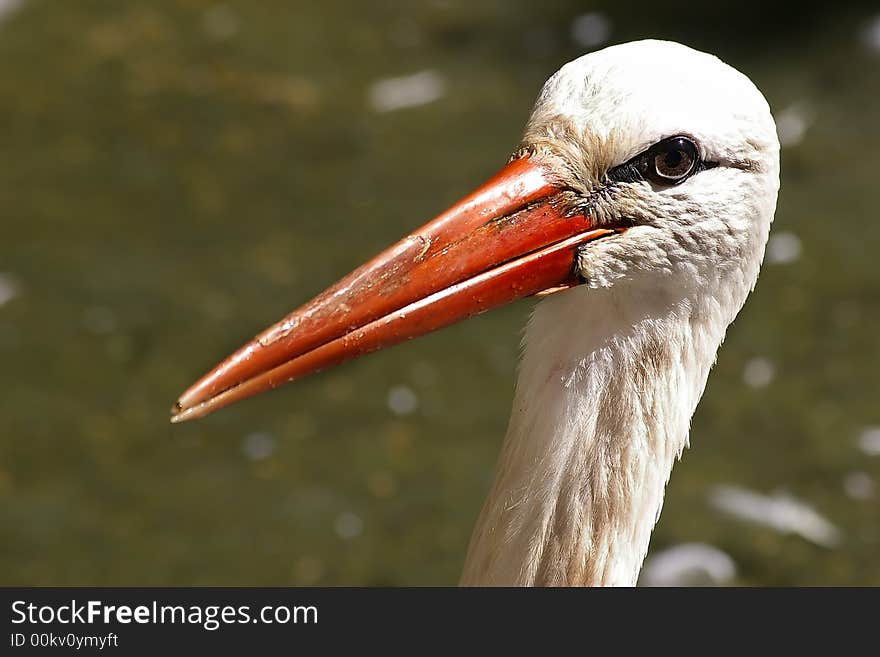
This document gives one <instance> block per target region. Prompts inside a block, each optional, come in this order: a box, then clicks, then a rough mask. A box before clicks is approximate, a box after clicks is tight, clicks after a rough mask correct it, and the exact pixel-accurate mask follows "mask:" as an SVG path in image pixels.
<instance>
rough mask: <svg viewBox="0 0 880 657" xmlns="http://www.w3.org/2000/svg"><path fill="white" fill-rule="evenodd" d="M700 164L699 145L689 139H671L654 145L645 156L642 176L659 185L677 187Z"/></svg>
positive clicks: (642, 164)
mask: <svg viewBox="0 0 880 657" xmlns="http://www.w3.org/2000/svg"><path fill="white" fill-rule="evenodd" d="M699 162H700V158H699V155H698V154H697V145H696V144H695V143H694V142H693V141H691V140H690V139H688V138H687V137H670V138H669V139H664V140H663V141H661V142H658V143H656V144H654V145H653V146H652V147H651V148H650V149H648V151H647V152H646V153H645V154H644V156H643V159H642V162H640V165H641V166H640V167H639V168H640V169H641V170H642V171H641V173H642V175H643V176H644V177H645V178H647V179H648V180H650V181H651V182H653V183H656V184H658V185H677V184H678V183H680V182H682V181H684V180H685V179H686V178H688V176H690V175H691V174H692V173H694V171H696V170H697V165H698V164H699Z"/></svg>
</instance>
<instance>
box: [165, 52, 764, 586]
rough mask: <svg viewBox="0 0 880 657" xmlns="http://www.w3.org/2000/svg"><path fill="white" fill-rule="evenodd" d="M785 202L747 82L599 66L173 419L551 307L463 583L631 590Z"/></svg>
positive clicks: (654, 60)
mask: <svg viewBox="0 0 880 657" xmlns="http://www.w3.org/2000/svg"><path fill="white" fill-rule="evenodd" d="M778 188H779V143H778V140H777V136H776V129H775V124H774V122H773V118H772V117H771V114H770V110H769V108H768V106H767V102H766V101H765V100H764V98H763V96H762V95H761V93H760V92H759V91H758V90H757V89H756V88H755V86H754V84H752V82H751V81H750V80H749V79H748V78H747V77H746V76H744V75H743V74H741V73H739V72H738V71H736V70H734V69H733V68H731V67H730V66H728V65H726V64H724V63H723V62H721V61H720V60H718V59H717V58H716V57H714V56H711V55H708V54H705V53H702V52H697V51H695V50H692V49H690V48H688V47H685V46H683V45H679V44H676V43H670V42H663V41H639V42H633V43H627V44H623V45H618V46H613V47H610V48H606V49H604V50H601V51H598V52H595V53H592V54H589V55H585V56H583V57H581V58H579V59H576V60H575V61H573V62H570V63H569V64H566V65H565V66H563V67H562V68H561V69H560V70H559V72H557V73H556V74H555V75H554V76H553V77H551V78H550V79H549V80H548V81H547V83H546V84H545V85H544V88H543V90H542V91H541V94H540V96H539V97H538V100H537V103H536V104H535V108H534V111H533V112H532V115H531V118H530V119H529V121H528V124H527V126H526V129H525V135H524V137H523V140H522V143H521V145H520V147H519V148H517V149H516V151H515V152H514V154H513V156H512V157H511V159H510V161H509V163H508V164H507V165H506V166H505V167H504V168H503V169H501V170H500V171H499V172H498V173H497V174H496V175H495V176H494V177H492V178H491V179H490V180H489V181H488V182H486V183H485V184H483V185H482V186H481V187H480V188H478V189H477V190H476V191H475V192H473V193H472V194H471V195H469V196H467V197H466V198H464V199H463V200H462V201H460V202H458V203H456V204H455V205H453V206H452V207H451V208H449V209H448V210H446V211H445V212H444V213H443V214H441V215H440V216H438V217H437V218H436V219H434V220H433V221H431V222H429V223H428V224H426V225H425V226H422V227H421V228H419V229H417V230H416V231H415V232H413V233H412V234H410V235H408V236H407V237H405V238H404V239H402V240H401V241H400V242H398V243H397V244H395V245H393V246H392V247H390V248H389V249H388V250H386V251H385V252H383V253H381V254H380V255H379V256H377V257H376V258H374V259H373V260H371V261H370V262H368V263H366V264H365V265H363V266H362V267H360V268H359V269H357V270H355V271H354V272H353V273H351V274H349V275H348V276H347V277H345V278H343V279H342V280H341V281H339V282H338V283H336V284H335V285H334V286H332V287H330V288H329V289H328V290H326V291H325V292H323V293H322V294H320V295H319V296H318V297H316V298H315V299H313V300H312V301H310V302H309V303H307V304H306V305H304V306H302V307H301V308H300V309H298V310H296V311H295V312H293V313H292V314H290V315H288V316H287V317H285V318H284V319H282V320H281V321H280V322H279V323H277V324H275V325H274V326H272V327H271V328H269V329H267V330H266V331H264V332H263V333H261V334H260V335H258V336H257V337H256V338H254V340H252V341H251V342H250V343H248V344H246V345H245V346H244V347H242V348H241V349H240V350H238V351H237V352H235V353H234V354H233V355H231V356H230V357H228V358H227V359H226V360H224V361H223V362H222V363H220V364H219V365H218V366H217V367H215V368H214V369H213V370H212V371H211V372H209V373H208V374H206V375H205V376H204V377H203V378H202V379H200V380H199V381H198V382H197V383H196V384H195V385H193V386H192V387H191V388H190V389H189V390H187V391H186V392H185V393H184V394H183V395H182V396H181V397H180V400H179V401H178V403H177V404H176V405H175V407H174V409H173V411H172V413H173V417H172V421H174V422H178V421H182V420H188V419H191V418H196V417H200V416H202V415H205V414H206V413H209V412H211V411H214V410H216V409H218V408H220V407H222V406H225V405H227V404H230V403H232V402H234V401H236V400H239V399H242V398H245V397H248V396H251V395H254V394H256V393H258V392H260V391H263V390H267V389H270V388H274V387H276V386H279V385H281V384H283V383H285V382H287V381H290V380H293V379H296V378H299V377H301V376H304V375H306V374H309V373H311V372H315V371H318V370H320V369H324V368H326V367H329V366H332V365H335V364H338V363H340V362H342V361H345V360H348V359H351V358H354V357H355V356H358V355H361V354H364V353H367V352H370V351H373V350H376V349H380V348H382V347H386V346H389V345H391V344H395V343H398V342H401V341H403V340H406V339H409V338H413V337H416V336H418V335H422V334H424V333H427V332H429V331H432V330H434V329H437V328H440V327H442V326H446V325H449V324H451V323H453V322H456V321H458V320H460V319H463V318H465V317H468V316H471V315H473V314H475V313H479V312H482V311H484V310H487V309H489V308H491V307H494V306H497V305H500V304H503V303H506V302H508V301H511V300H513V299H516V298H518V297H522V296H527V295H542V296H548V297H549V298H546V299H544V300H543V301H541V302H540V303H539V304H538V305H537V306H536V308H535V310H534V314H533V315H532V318H531V320H530V321H529V324H528V328H527V330H526V334H525V338H524V340H523V345H524V347H523V356H522V363H521V366H520V368H519V378H518V381H517V386H516V396H515V400H514V403H513V412H512V416H511V419H510V425H509V428H508V432H507V437H506V439H505V441H504V447H503V449H502V452H501V456H500V459H499V463H498V466H497V473H496V478H495V483H494V485H493V486H492V489H491V492H490V493H489V497H488V499H487V500H486V502H485V504H484V506H483V510H482V513H481V514H480V518H479V521H478V523H477V527H476V529H475V531H474V534H473V538H472V539H471V543H470V548H469V550H468V556H467V560H466V563H465V567H464V575H463V577H462V583H463V584H466V585H633V584H634V583H635V582H636V579H637V577H638V573H639V569H640V568H641V564H642V561H643V560H644V557H645V554H646V552H647V549H648V542H649V539H650V535H651V531H652V529H653V527H654V525H655V523H656V521H657V518H658V516H659V514H660V509H661V506H662V503H663V494H664V490H665V487H666V482H667V481H668V479H669V476H670V472H671V470H672V466H673V463H674V462H675V460H676V459H677V458H679V456H680V455H681V453H682V450H683V449H684V448H685V446H687V444H688V431H689V425H690V420H691V417H692V415H693V413H694V410H695V409H696V406H697V403H698V401H699V399H700V397H701V395H702V393H703V389H704V387H705V385H706V379H707V377H708V375H709V370H710V368H711V367H712V364H713V362H714V360H715V356H716V352H717V351H718V348H719V346H720V345H721V342H722V340H723V339H724V335H725V332H726V330H727V327H728V325H729V324H730V323H731V322H732V321H733V319H734V317H736V314H737V313H738V312H739V310H740V308H741V307H742V306H743V303H744V302H745V300H746V297H747V296H748V294H749V292H750V291H751V290H752V288H753V287H754V285H755V282H756V280H757V277H758V270H759V268H760V265H761V260H762V258H763V255H764V246H765V244H766V241H767V236H768V232H769V230H770V224H771V222H772V220H773V214H774V211H775V207H776V195H777V191H778ZM563 290H565V291H564V292H563ZM558 292H559V293H558Z"/></svg>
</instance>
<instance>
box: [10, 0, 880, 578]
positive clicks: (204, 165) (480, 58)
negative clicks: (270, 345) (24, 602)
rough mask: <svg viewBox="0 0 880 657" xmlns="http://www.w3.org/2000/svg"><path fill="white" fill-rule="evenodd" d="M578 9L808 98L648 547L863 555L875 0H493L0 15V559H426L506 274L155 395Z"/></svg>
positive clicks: (473, 135) (480, 407)
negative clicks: (393, 105)
mask: <svg viewBox="0 0 880 657" xmlns="http://www.w3.org/2000/svg"><path fill="white" fill-rule="evenodd" d="M593 11H598V12H602V15H603V16H604V17H605V18H606V19H608V20H609V21H610V22H611V25H612V27H613V29H612V31H611V34H610V42H612V43H614V42H621V41H627V40H630V39H634V38H643V37H661V38H674V39H678V40H682V41H684V42H686V43H688V44H690V45H692V46H695V47H698V48H701V49H706V50H710V51H712V52H715V53H717V54H719V55H720V56H721V57H722V58H723V59H725V60H727V61H729V62H730V63H731V64H733V65H735V66H736V67H738V68H740V69H741V70H743V71H745V72H746V73H747V74H748V75H749V76H750V77H752V79H753V80H755V82H756V83H757V84H758V86H759V87H760V88H761V89H762V90H763V91H764V92H765V94H766V96H767V98H768V99H769V101H770V103H771V106H772V107H773V109H774V112H776V113H777V116H778V115H779V113H780V112H784V111H786V110H788V111H789V115H790V116H795V117H800V119H801V120H802V123H803V126H802V127H806V130H805V132H804V135H803V139H802V140H800V142H799V143H797V144H795V145H792V146H789V147H786V148H785V149H784V151H783V181H782V191H781V196H780V202H779V210H778V213H777V219H776V223H775V225H774V231H777V232H780V233H788V234H791V235H794V236H796V239H797V240H798V241H799V244H800V247H801V248H800V257H798V258H797V259H795V260H793V261H792V262H788V263H785V264H770V263H768V264H767V265H766V266H765V268H764V271H763V273H762V275H761V279H760V282H759V285H758V288H757V291H756V292H755V294H754V295H753V296H752V298H751V299H750V301H749V303H748V304H747V306H746V308H745V309H744V311H743V312H742V314H741V315H740V317H739V319H738V320H737V321H736V323H735V324H734V326H733V327H732V329H731V331H730V333H729V337H728V339H727V342H726V343H725V345H724V347H723V349H722V350H721V353H720V356H719V359H718V363H717V366H716V367H715V370H714V372H713V374H712V376H711V377H710V380H709V385H708V390H707V392H706V395H705V398H704V400H703V402H702V404H701V406H700V407H699V409H698V411H697V414H696V416H695V418H694V421H693V431H692V436H691V444H692V447H691V449H690V450H688V451H687V452H686V454H685V456H684V459H683V461H682V462H681V463H680V464H678V465H677V466H676V468H675V471H674V472H673V476H672V480H671V483H670V485H669V489H668V494H667V499H666V504H665V508H664V512H663V515H662V517H661V520H660V522H659V524H658V526H657V529H656V531H655V533H654V536H653V539H652V551H655V550H659V549H662V548H664V547H668V546H671V545H675V544H678V543H681V542H692V541H696V542H705V543H709V544H712V545H715V546H717V547H719V548H721V549H722V550H724V551H726V552H727V553H729V554H730V555H731V557H732V558H733V559H734V561H735V563H736V564H737V567H738V574H737V577H736V579H735V580H734V582H735V583H739V584H750V585H751V584H761V585H774V584H874V585H878V584H880V457H877V456H873V457H872V456H870V455H869V454H866V453H865V451H864V450H862V449H860V448H859V446H858V440H859V437H860V436H861V435H863V434H864V433H865V431H866V428H869V427H872V426H876V425H880V404H878V398H877V391H878V384H880V367H878V326H880V267H878V245H880V221H878V217H877V203H876V198H877V194H878V186H877V181H878V176H877V171H878V170H880V132H878V125H880V122H878V118H880V51H878V50H876V49H872V48H871V47H869V45H868V41H867V38H866V36H865V35H866V30H868V29H869V26H870V25H871V24H872V22H871V21H873V20H875V19H876V16H877V8H876V7H875V6H874V7H872V3H847V4H833V3H827V4H826V3H816V2H807V3H799V4H798V5H797V6H796V7H795V6H794V5H791V6H787V5H786V4H785V3H777V4H774V3H767V2H712V3H694V5H693V6H692V7H686V6H683V5H680V4H679V5H675V6H672V5H670V4H669V3H656V2H636V1H629V2H626V1H623V2H592V3H591V2H570V1H569V2H545V3H539V2H501V1H493V0H448V1H444V2H439V1H438V2H424V3H416V2H379V1H371V2H342V1H341V0H324V1H323V2H281V1H271V2H269V1H267V2H259V3H256V2H244V1H241V2H232V1H230V2H226V3H215V2H210V1H207V0H161V1H158V0H149V1H148V0H132V1H129V2H117V1H109V0H80V1H77V2H67V1H65V2H60V1H57V0H56V1H50V0H26V1H25V2H23V3H22V5H21V6H20V7H19V8H18V9H17V10H15V11H14V12H11V13H9V14H8V15H6V16H4V17H3V18H2V22H0V162H2V167H0V172H2V174H0V222H2V238H0V272H3V277H4V278H3V280H4V281H5V287H6V289H7V292H8V294H7V296H12V297H13V298H11V299H10V300H8V301H7V302H6V303H4V304H2V305H0V583H2V584H42V585H70V584H93V585H111V584H113V585H184V584H212V585H220V584H227V585H232V584H242V585H270V584H273V585H274V584H334V585H335V584H354V585H378V584H387V585H398V584H430V585H433V584H453V583H455V582H456V581H457V578H458V574H459V572H460V568H461V564H462V560H463V556H464V552H465V548H466V544H467V541H468V538H469V535H470V531H471V528H472V526H473V523H474V521H475V518H476V515H477V512H478V510H479V506H480V504H481V501H482V499H483V497H484V496H485V494H486V492H487V490H488V486H489V483H490V481H491V476H492V468H493V464H494V460H495V457H496V455H497V453H498V449H499V446H500V442H501V439H502V437H503V433H504V430H505V425H506V421H507V417H508V412H509V406H510V402H511V396H512V388H513V375H514V369H515V363H516V358H517V349H518V340H519V335H520V331H521V327H522V325H523V324H524V322H525V319H526V317H527V315H528V312H529V309H530V307H531V306H532V304H533V302H532V301H528V300H527V301H522V302H518V303H516V304H514V305H512V306H510V307H507V308H504V309H501V310H498V311H496V312H493V313H490V314H487V315H485V316H481V317H479V318H476V319H474V320H471V321H469V322H467V323H464V324H462V325H458V326H455V327H452V328H450V329H448V330H445V331H443V332H441V333H438V334H434V335H431V336H428V337H426V338H424V339H422V340H419V341H416V342H413V343H409V344H406V345H403V346H401V347H398V348H395V349H393V350H390V351H387V352H384V353H382V354H379V355H374V356H371V357H369V358H366V359H363V360H361V361H359V362H355V363H352V364H349V365H346V366H344V367H341V368H339V369H337V370H334V371H331V372H327V373H324V374H321V375H319V376H315V377H313V378H311V379H308V380H305V381H302V382H299V383H296V384H294V385H292V386H288V387H286V388H284V389H283V390H281V391H278V392H275V393H272V394H268V395H266V396H264V397H262V398H259V399H255V400H252V401H249V402H247V403H245V404H242V405H239V406H236V407H234V408H231V409H228V410H226V411H224V412H222V413H219V414H216V415H214V416H211V417H209V418H207V419H205V420H204V421H200V422H197V423H189V424H186V425H182V426H171V425H169V424H168V421H167V413H168V408H169V406H170V405H171V403H172V402H173V400H174V399H175V398H176V396H177V394H178V393H179V392H180V391H181V390H182V389H183V388H184V387H185V386H186V385H188V384H189V383H191V382H192V380H193V379H194V378H195V376H197V375H199V374H201V373H202V372H203V371H204V370H205V369H206V368H207V367H208V366H210V365H212V364H213V363H214V362H215V361H216V360H217V359H218V358H219V357H221V356H223V355H225V354H227V353H228V352H229V351H231V350H232V349H233V348H235V347H237V346H239V344H241V343H242V342H243V341H244V339H246V338H248V337H250V336H251V335H253V334H254V333H255V332H256V331H258V330H259V329H261V328H262V327H263V326H264V325H266V324H268V323H269V322H271V321H274V320H275V319H277V318H278V317H280V316H281V315H282V314H284V313H285V312H287V311H288V310H290V309H292V308H293V307H294V306H296V305H298V304H299V303H301V302H302V301H304V300H306V299H307V298H309V297H311V296H312V295H313V294H314V293H315V292H317V291H318V290H320V289H322V288H323V287H324V286H325V285H327V284H329V283H331V282H332V281H333V280H335V279H336V278H338V277H339V276H340V275H341V274H343V273H345V272H347V271H349V270H350V269H351V268H352V267H353V266H355V265H357V264H359V263H360V262H361V261H362V260H363V259H365V258H367V257H368V256H371V255H372V254H374V253H375V252H377V251H378V250H380V249H381V248H382V247H384V246H385V245H387V244H389V243H390V242H391V241H393V240H394V239H396V238H397V237H399V236H400V235H401V234H403V233H404V232H406V231H408V230H409V229H411V228H412V227H414V226H416V225H418V224H420V223H422V222H423V221H424V220H426V219H427V218H429V217H431V216H432V215H433V214H435V213H436V212H437V211H439V210H440V209H442V208H443V207H445V206H446V204H448V203H449V202H451V201H453V200H455V199H456V198H458V197H459V196H461V195H462V194H464V193H465V192H467V191H469V189H470V188H471V187H472V186H473V185H474V184H476V183H477V182H479V181H481V180H482V179H483V178H485V177H486V176H487V175H488V174H490V173H491V172H493V171H494V170H495V169H497V168H498V167H499V166H500V164H502V163H503V162H504V160H505V158H506V157H507V155H508V153H509V152H510V151H511V150H512V149H513V148H514V147H515V146H516V144H517V141H518V138H519V135H520V131H521V128H522V125H523V123H524V121H525V119H526V117H527V114H528V111H529V108H530V106H531V103H532V102H533V100H534V97H535V95H536V93H537V91H538V89H539V88H540V85H541V83H542V82H543V80H544V79H545V78H546V77H547V76H548V75H549V74H551V73H552V72H553V71H555V70H556V68H558V66H559V65H561V64H562V63H564V62H565V61H567V60H569V59H572V58H573V57H575V56H577V55H579V54H581V53H582V52H584V51H585V50H587V49H588V48H584V47H583V46H580V45H578V44H577V43H576V40H575V39H573V38H572V35H571V31H572V23H573V21H574V19H575V17H577V16H579V15H583V14H584V13H587V12H593ZM425 70H430V71H433V72H434V74H435V75H436V76H438V78H440V79H442V81H443V83H444V85H445V86H444V88H443V94H442V95H441V97H439V98H438V99H437V100H436V101H435V102H431V103H430V104H426V105H424V106H420V107H412V108H406V109H401V110H399V111H394V112H385V113H382V112H377V111H375V109H374V108H373V107H372V106H371V103H370V101H369V90H370V88H371V85H373V84H374V83H375V82H376V81H377V80H380V79H383V78H387V77H394V76H401V75H409V74H413V73H417V72H419V71H425ZM694 93H695V94H698V93H700V90H698V89H695V90H694ZM658 102H662V99H658ZM755 363H759V369H761V368H762V367H763V371H764V373H765V374H766V373H767V371H768V366H769V368H770V370H772V374H773V376H772V377H771V379H772V380H770V381H769V382H766V381H765V383H766V385H762V386H750V385H747V383H746V382H745V381H744V372H745V371H748V370H749V367H750V364H751V366H752V368H753V369H754V366H755ZM745 378H748V376H746V377H745ZM764 378H765V380H766V378H767V377H766V376H765V377H764ZM389 395H390V396H391V397H393V398H394V399H395V400H396V402H395V403H396V407H397V410H398V412H394V411H393V410H392V408H391V407H390V405H389ZM394 405H395V404H391V406H394ZM412 406H415V407H414V408H412V409H411V412H403V413H401V412H399V411H401V410H403V411H409V410H410V408H408V407H412ZM853 476H856V477H857V478H858V479H859V481H861V482H862V484H863V485H862V494H860V495H856V496H855V497H854V496H853V494H852V492H850V493H849V494H848V493H847V491H846V486H845V482H847V481H850V482H851V481H853V479H852V477H853ZM865 482H867V483H865ZM724 484H732V485H737V486H742V487H746V488H750V489H753V490H755V491H758V492H761V493H772V492H773V491H777V490H785V491H788V492H790V493H791V494H793V495H795V496H797V497H798V498H799V499H801V500H803V501H805V502H806V503H808V504H810V505H811V506H813V507H814V508H815V509H816V510H817V511H819V512H820V513H821V514H823V515H824V516H825V517H827V518H828V519H829V520H830V521H831V522H833V523H834V524H835V525H836V526H837V527H838V529H839V530H840V532H841V540H840V542H839V544H838V545H836V546H834V547H823V546H819V545H816V544H814V543H812V542H810V541H807V540H804V539H803V538H802V537H800V536H797V535H793V534H785V533H780V532H777V531H774V530H772V529H770V528H766V527H762V526H758V525H754V524H749V523H746V522H743V521H741V520H737V519H735V518H731V517H730V516H728V515H725V514H723V513H721V512H719V511H718V510H717V509H716V508H714V507H713V506H712V505H711V504H710V503H709V501H708V500H709V496H710V494H711V491H712V490H713V489H714V488H715V487H717V486H719V485H724ZM871 485H873V486H874V491H873V493H872V492H871Z"/></svg>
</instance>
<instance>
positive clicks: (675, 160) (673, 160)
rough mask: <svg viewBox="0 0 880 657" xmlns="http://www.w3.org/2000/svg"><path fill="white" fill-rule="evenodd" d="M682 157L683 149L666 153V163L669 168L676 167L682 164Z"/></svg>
mask: <svg viewBox="0 0 880 657" xmlns="http://www.w3.org/2000/svg"><path fill="white" fill-rule="evenodd" d="M682 159H684V156H683V155H682V153H681V151H672V152H671V153H667V154H666V158H665V164H666V166H667V167H668V168H670V169H675V168H677V167H678V166H679V165H680V164H681V161H682Z"/></svg>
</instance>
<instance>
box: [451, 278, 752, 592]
mask: <svg viewBox="0 0 880 657" xmlns="http://www.w3.org/2000/svg"><path fill="white" fill-rule="evenodd" d="M616 292H618V293H619V292H620V290H619V289H618V290H616ZM737 309H738V308H737ZM730 319H732V317H728V316H724V313H722V311H721V310H720V307H719V305H718V304H717V303H713V302H711V301H702V302H700V303H699V305H697V302H695V301H694V300H693V299H692V298H688V297H680V298H674V299H672V298H659V297H658V295H657V292H656V289H654V290H651V291H650V292H646V293H645V294H644V295H640V294H639V293H638V292H634V291H631V292H630V293H629V294H628V298H626V299H621V295H620V294H612V292H611V290H610V289H598V290H597V289H592V290H586V289H581V288H578V289H575V290H571V291H569V292H566V293H562V294H558V295H555V296H554V297H551V298H549V299H547V300H545V301H543V302H542V303H541V304H539V306H538V307H537V308H536V311H535V314H534V315H533V317H532V319H531V321H530V322H529V326H528V329H527V331H526V336H525V340H524V344H525V351H524V355H523V361H522V363H521V366H520V374H519V379H518V382H517V392H516V397H515V400H514V408H513V413H512V417H511V422H510V427H509V429H508V433H507V437H506V438H505V441H504V446H503V449H502V453H501V456H500V459H499V463H498V468H497V474H496V479H495V483H494V485H493V487H492V490H491V493H490V495H489V498H488V499H487V500H486V503H485V505H484V507H483V510H482V513H481V515H480V519H479V521H478V524H477V527H476V529H475V531H474V535H473V537H472V539H471V545H470V548H469V551H468V557H467V561H466V564H465V569H464V574H463V577H462V584H465V585H634V584H635V582H636V579H637V577H638V572H639V569H640V568H641V564H642V561H643V560H644V557H645V553H646V552H647V549H648V542H649V539H650V535H651V531H652V530H653V527H654V525H655V524H656V522H657V518H658V516H659V514H660V509H661V506H662V503H663V495H664V491H665V487H666V483H667V481H668V479H669V475H670V472H671V470H672V466H673V463H674V461H675V460H676V459H677V458H678V457H679V456H680V455H681V452H682V450H683V449H684V448H685V447H686V446H687V443H688V430H689V425H690V419H691V416H692V415H693V412H694V410H695V409H696V406H697V403H698V401H699V399H700V396H701V395H702V393H703V388H704V386H705V383H706V378H707V376H708V374H709V369H710V368H711V366H712V363H713V362H714V359H715V354H716V352H717V349H718V346H719V345H720V343H721V341H722V340H723V338H724V332H725V330H726V327H727V324H728V323H729V321H730Z"/></svg>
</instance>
